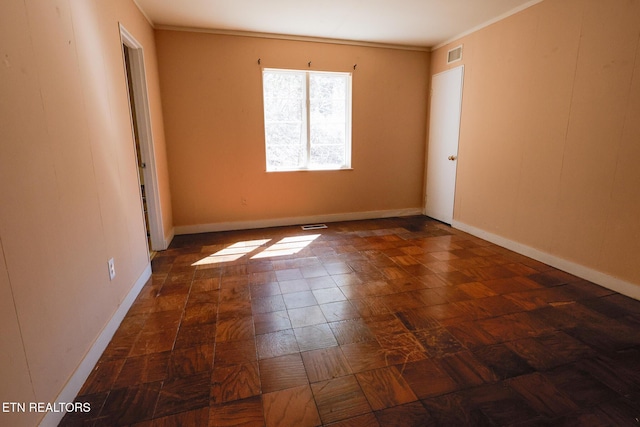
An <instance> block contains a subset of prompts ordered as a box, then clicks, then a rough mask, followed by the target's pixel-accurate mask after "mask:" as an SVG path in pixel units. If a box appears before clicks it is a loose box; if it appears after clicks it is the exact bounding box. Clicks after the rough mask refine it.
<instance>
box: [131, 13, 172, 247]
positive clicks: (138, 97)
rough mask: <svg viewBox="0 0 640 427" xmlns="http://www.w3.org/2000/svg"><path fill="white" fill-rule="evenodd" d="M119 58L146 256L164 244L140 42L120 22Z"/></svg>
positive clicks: (164, 245)
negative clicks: (138, 191)
mask: <svg viewBox="0 0 640 427" xmlns="http://www.w3.org/2000/svg"><path fill="white" fill-rule="evenodd" d="M120 37H121V40H122V53H123V62H124V68H125V73H126V82H127V94H128V97H129V107H130V108H129V111H130V113H131V129H132V132H133V138H134V141H135V147H134V148H135V154H136V162H137V170H138V182H139V186H140V199H141V206H142V215H143V217H144V225H145V233H146V239H147V247H148V249H149V257H150V258H153V256H154V255H155V253H156V251H161V250H164V249H166V248H167V244H166V242H165V239H164V231H163V227H162V216H161V207H160V198H159V192H158V180H157V173H156V168H155V156H154V150H153V138H152V133H151V117H150V112H149V111H150V110H149V99H148V95H147V82H146V74H145V70H144V56H143V50H142V45H141V44H140V43H138V42H137V41H136V40H135V39H134V38H133V36H131V34H130V33H129V32H128V31H127V30H126V29H125V28H124V27H123V26H122V25H120Z"/></svg>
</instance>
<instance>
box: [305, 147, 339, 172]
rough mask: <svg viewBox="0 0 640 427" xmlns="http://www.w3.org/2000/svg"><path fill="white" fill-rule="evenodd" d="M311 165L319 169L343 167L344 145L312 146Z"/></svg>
mask: <svg viewBox="0 0 640 427" xmlns="http://www.w3.org/2000/svg"><path fill="white" fill-rule="evenodd" d="M311 164H312V165H314V166H317V167H319V168H322V167H332V166H333V167H341V166H344V144H340V145H312V146H311Z"/></svg>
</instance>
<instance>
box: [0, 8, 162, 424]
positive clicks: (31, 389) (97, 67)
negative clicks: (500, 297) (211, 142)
mask: <svg viewBox="0 0 640 427" xmlns="http://www.w3.org/2000/svg"><path fill="white" fill-rule="evenodd" d="M118 22H122V23H123V24H124V25H125V27H126V28H127V29H128V30H129V31H130V32H131V33H132V34H133V35H134V37H136V38H137V39H138V40H139V41H140V42H141V43H142V44H143V45H144V46H145V53H146V61H147V70H149V71H151V72H150V73H149V76H148V78H149V96H150V99H151V105H152V121H153V123H154V133H155V135H154V136H155V137H156V142H157V143H158V147H157V148H156V151H157V152H160V153H162V150H163V144H164V142H163V134H162V128H163V123H162V116H161V114H160V113H161V107H160V105H159V104H160V100H159V94H158V90H157V87H158V81H157V72H156V71H155V69H156V68H157V67H156V64H155V54H154V39H153V31H152V29H151V27H150V26H149V24H148V23H147V21H146V20H145V19H144V17H143V16H142V15H141V14H140V12H139V11H138V9H137V8H136V7H135V5H134V4H133V2H131V1H129V0H117V1H108V2H107V1H99V2H98V1H85V0H55V1H54V0H52V1H46V2H43V1H39V0H25V1H23V0H8V1H3V2H2V3H0V61H2V62H1V63H0V135H1V139H0V242H1V244H2V246H1V248H0V249H1V251H0V252H2V253H1V255H3V256H2V257H0V260H1V264H0V301H1V302H0V309H1V310H0V311H1V312H2V321H1V322H0V323H2V341H1V343H0V346H1V351H0V354H1V356H0V378H2V381H0V401H3V402H8V401H18V402H30V401H34V400H35V401H38V402H53V401H54V399H55V398H56V396H58V394H59V393H60V392H61V390H62V389H63V387H64V386H65V384H66V383H67V381H68V380H69V378H70V377H71V375H72V374H73V373H74V371H75V370H76V369H77V367H78V365H79V363H80V362H81V360H82V359H83V358H84V356H85V354H86V352H87V351H88V350H89V348H90V347H91V346H92V344H93V343H94V341H95V340H96V338H97V337H98V335H99V334H100V332H101V331H102V329H103V328H104V326H105V325H106V324H107V322H108V321H109V319H110V318H111V317H112V316H113V314H114V312H115V311H116V309H117V308H118V306H119V305H120V304H121V302H122V300H123V298H124V297H125V296H126V295H127V294H128V293H129V291H130V290H131V288H132V286H133V284H134V283H135V282H136V280H137V279H138V278H139V277H140V276H141V274H142V273H143V271H144V270H145V268H146V267H147V265H148V262H149V261H148V254H147V248H146V243H145V236H144V228H143V227H144V225H143V219H142V213H141V212H142V211H141V203H140V198H139V189H138V184H137V182H138V179H137V171H136V163H135V152H134V145H133V140H132V132H131V126H130V119H129V110H128V100H127V92H126V86H125V77H124V69H123V63H122V53H121V45H120V35H119V29H118ZM160 164H162V161H160ZM165 164H166V161H165ZM159 174H160V175H161V176H162V175H163V174H164V176H165V178H164V181H163V182H166V175H167V171H166V166H165V170H164V172H163V171H159ZM163 185H165V187H166V188H165V189H164V190H163V194H164V197H165V199H166V198H167V197H168V186H167V185H166V184H163ZM164 203H165V204H167V205H170V201H169V200H166V201H165V202H164ZM165 209H166V212H170V210H168V209H170V207H169V208H168V209H167V208H165ZM169 220H170V218H169ZM111 257H113V258H114V259H115V266H116V273H117V276H116V278H115V280H114V281H113V282H110V281H109V277H108V272H107V260H108V259H109V258H111ZM42 415H43V414H36V415H31V416H29V415H11V414H3V413H0V424H2V425H12V426H19V425H33V424H34V418H30V417H35V418H38V417H40V416H42ZM11 417H13V418H11Z"/></svg>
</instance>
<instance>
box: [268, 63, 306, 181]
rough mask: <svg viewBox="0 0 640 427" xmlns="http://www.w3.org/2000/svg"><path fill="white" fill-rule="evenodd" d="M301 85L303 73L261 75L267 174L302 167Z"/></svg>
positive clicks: (303, 143)
mask: <svg viewBox="0 0 640 427" xmlns="http://www.w3.org/2000/svg"><path fill="white" fill-rule="evenodd" d="M305 85H306V77H305V75H304V73H300V72H298V73H292V72H275V71H265V72H264V73H263V91H264V124H265V143H266V155H267V170H272V169H278V168H279V169H297V168H299V167H300V166H301V165H304V164H305V163H306V156H307V155H306V142H305V141H306V138H307V135H306V132H307V131H306V125H305V121H306V120H305V116H306V112H305V104H306V101H305Z"/></svg>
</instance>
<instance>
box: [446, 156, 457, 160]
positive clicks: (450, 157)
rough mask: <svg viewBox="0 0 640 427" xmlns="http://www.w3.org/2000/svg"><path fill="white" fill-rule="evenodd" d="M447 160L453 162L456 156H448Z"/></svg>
mask: <svg viewBox="0 0 640 427" xmlns="http://www.w3.org/2000/svg"><path fill="white" fill-rule="evenodd" d="M447 159H449V160H451V161H454V160H455V159H456V156H449V157H447Z"/></svg>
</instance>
